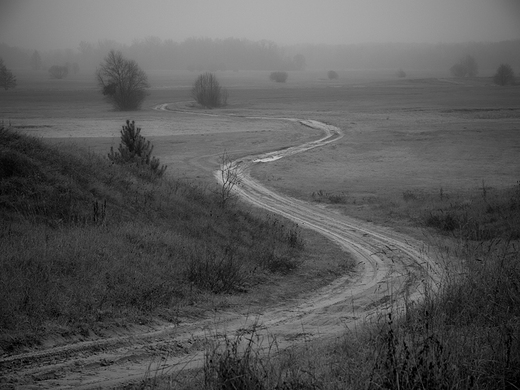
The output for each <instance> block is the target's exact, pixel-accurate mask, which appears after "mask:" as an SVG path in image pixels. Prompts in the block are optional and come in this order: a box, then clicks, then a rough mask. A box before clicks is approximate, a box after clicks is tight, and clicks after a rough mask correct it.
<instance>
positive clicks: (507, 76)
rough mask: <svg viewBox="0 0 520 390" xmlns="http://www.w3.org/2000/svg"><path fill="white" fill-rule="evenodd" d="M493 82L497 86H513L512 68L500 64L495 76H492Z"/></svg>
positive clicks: (513, 75)
mask: <svg viewBox="0 0 520 390" xmlns="http://www.w3.org/2000/svg"><path fill="white" fill-rule="evenodd" d="M493 81H494V82H495V84H498V85H502V86H504V85H508V84H511V85H513V84H515V72H513V68H511V65H509V64H501V65H500V66H499V67H498V69H497V72H496V73H495V75H494V76H493Z"/></svg>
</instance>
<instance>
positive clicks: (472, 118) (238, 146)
mask: <svg viewBox="0 0 520 390" xmlns="http://www.w3.org/2000/svg"><path fill="white" fill-rule="evenodd" d="M339 75H340V78H339V79H337V80H328V79H326V74H325V72H323V74H322V73H319V72H292V73H290V77H289V80H288V82H287V83H283V84H278V83H273V82H271V81H269V80H268V74H267V72H220V73H218V74H217V76H218V77H219V79H220V80H221V84H222V85H223V86H225V87H226V88H228V90H229V95H230V97H229V105H228V106H227V107H226V108H223V109H219V110H209V111H208V110H202V109H198V108H194V107H193V103H192V98H191V96H190V88H191V84H192V82H193V79H194V78H195V77H196V73H195V72H187V71H184V72H173V71H172V72H167V71H162V72H155V73H152V74H151V76H150V82H151V86H152V87H151V90H150V96H149V97H148V99H147V100H146V101H145V105H144V108H143V109H142V110H140V111H137V112H116V111H113V110H112V109H111V107H110V106H109V105H108V104H106V103H105V102H103V100H102V96H101V94H100V92H99V91H98V90H97V88H96V85H95V84H94V77H93V76H91V75H81V76H77V77H76V78H72V77H71V78H69V79H64V80H49V79H48V78H47V75H46V74H41V75H39V77H38V78H36V79H35V77H36V76H34V75H30V78H29V79H28V80H27V81H26V82H25V81H24V79H23V77H22V76H20V82H19V88H17V89H16V90H12V91H9V92H8V93H5V92H4V93H2V94H0V107H2V111H1V112H0V114H1V117H2V119H3V120H10V121H11V123H12V125H13V127H14V128H15V129H19V130H21V131H23V132H24V133H27V134H30V135H35V136H37V137H42V138H45V139H48V140H49V141H51V142H55V143H56V142H59V143H63V144H67V143H70V142H73V143H77V144H78V145H80V146H84V147H86V148H88V149H89V150H91V151H93V152H96V153H100V154H104V153H106V152H107V151H108V150H109V149H110V147H111V146H112V147H117V145H118V142H119V131H120V129H121V126H122V124H124V122H125V120H126V119H130V120H135V121H136V123H137V125H138V126H139V127H141V128H142V134H143V135H144V136H145V137H147V138H148V139H150V140H151V141H152V142H153V143H154V145H155V154H156V155H157V156H158V157H159V158H160V159H161V161H162V162H163V163H165V164H167V165H168V166H169V169H168V173H169V174H172V175H176V176H178V177H186V178H188V179H192V178H198V179H202V180H204V181H205V182H206V183H211V182H212V180H213V175H212V171H213V170H214V169H215V168H216V167H217V160H218V156H219V155H220V154H222V153H223V152H224V151H226V152H227V153H229V154H230V155H232V156H234V157H240V156H242V155H247V154H251V153H259V152H262V151H269V150H273V149H276V148H281V147H286V146H290V145H295V144H298V143H301V142H304V141H305V140H308V139H312V138H313V137H314V138H316V137H318V136H319V135H320V133H319V132H318V131H316V130H313V129H310V128H306V127H303V126H300V125H298V124H295V123H292V122H286V121H276V120H271V121H268V120H265V119H261V118H262V117H268V118H291V117H295V118H299V119H315V120H320V121H323V122H325V123H330V124H332V125H335V126H338V127H339V128H341V129H342V130H343V131H344V132H345V135H346V136H345V137H344V138H343V139H342V140H341V141H340V142H338V143H335V144H333V145H330V146H327V147H325V148H319V149H316V150H314V151H311V152H307V153H305V154H301V155H297V156H293V157H291V158H286V159H283V160H280V161H277V162H275V163H271V164H263V165H259V166H257V167H255V169H254V172H253V173H254V175H256V176H257V177H258V178H259V179H260V180H262V181H263V182H264V183H265V184H267V185H268V186H271V187H273V188H275V189H277V190H282V191H284V192H286V193H288V194H291V195H293V196H296V197H299V198H302V199H307V200H308V199H313V196H314V198H320V197H323V195H327V196H330V195H331V196H333V197H334V199H336V200H337V202H335V203H339V204H340V206H341V207H343V208H347V209H348V211H349V212H351V213H354V214H355V215H359V216H363V212H364V211H363V210H364V208H366V207H368V208H374V204H380V203H381V202H383V201H384V200H385V199H386V200H388V199H394V200H395V198H396V197H397V198H399V197H402V195H403V193H415V194H416V195H418V196H420V195H424V194H426V195H430V194H439V193H440V192H443V193H445V194H449V193H450V192H457V193H461V192H467V191H470V192H471V191H475V190H478V189H482V187H483V186H484V187H489V188H490V189H492V188H504V187H508V186H513V185H515V184H516V182H517V181H518V179H519V177H520V163H519V162H518V161H519V159H518V157H519V156H520V124H519V123H520V106H519V98H520V95H519V89H518V88H517V87H505V88H503V87H498V86H496V85H495V84H493V82H492V80H491V78H478V79H448V78H439V77H428V76H429V75H424V74H420V75H419V76H420V78H409V79H396V78H395V76H394V75H393V74H391V73H390V72H389V74H385V73H384V72H361V71H345V72H340V74H339ZM163 103H168V104H169V106H168V107H169V109H171V110H172V111H157V110H153V108H154V107H155V106H157V105H159V104H163ZM248 117H249V118H248ZM254 117H259V118H258V119H253V118H254ZM413 196H414V195H413ZM315 200H316V199H315ZM363 205H364V206H365V207H361V206H363ZM369 205H372V207H370V206H369ZM360 213H361V214H360ZM364 217H365V218H368V219H372V218H375V216H370V215H368V214H367V215H364Z"/></svg>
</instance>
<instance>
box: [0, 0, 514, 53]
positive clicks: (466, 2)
mask: <svg viewBox="0 0 520 390" xmlns="http://www.w3.org/2000/svg"><path fill="white" fill-rule="evenodd" d="M148 36H156V37H159V38H160V39H172V40H174V41H182V40H184V39H186V38H190V37H209V38H220V39H224V38H228V37H235V38H239V39H242V38H245V39H249V40H255V41H256V40H263V39H266V40H271V41H274V42H277V43H279V44H298V43H314V44H352V43H367V42H429V43H439V42H447V43H453V42H468V41H477V42H480V41H484V42H490V41H502V40H511V39H518V38H520V2H519V1H517V0H493V1H491V0H457V1H453V0H392V1H388V0H368V1H366V0H326V1H322V2H317V1H310V0H283V1H279V0H263V1H257V0H221V1H213V0H195V1H193V0H175V1H166V0H153V1H146V2H143V1H137V0H109V1H105V0H88V1H70V0H45V1H41V0H2V1H1V2H0V41H1V42H4V43H6V44H8V45H11V46H21V47H25V48H28V49H41V50H49V49H65V48H75V47H77V45H78V43H79V42H81V41H87V42H96V41H98V40H104V39H110V40H115V41H117V42H121V43H123V44H131V43H132V42H133V41H134V40H135V39H143V38H145V37H148Z"/></svg>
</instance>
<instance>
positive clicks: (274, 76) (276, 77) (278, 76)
mask: <svg viewBox="0 0 520 390" xmlns="http://www.w3.org/2000/svg"><path fill="white" fill-rule="evenodd" d="M287 77H289V75H288V74H287V72H273V73H271V75H270V76H269V79H270V80H271V81H276V82H277V83H285V82H286V81H287Z"/></svg>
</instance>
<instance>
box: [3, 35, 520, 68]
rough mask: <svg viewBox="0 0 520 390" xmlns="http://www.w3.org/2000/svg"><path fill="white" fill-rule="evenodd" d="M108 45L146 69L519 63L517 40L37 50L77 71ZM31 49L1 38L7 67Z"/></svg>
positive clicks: (143, 43) (151, 42)
mask: <svg viewBox="0 0 520 390" xmlns="http://www.w3.org/2000/svg"><path fill="white" fill-rule="evenodd" d="M110 50H120V51H121V52H122V53H123V54H124V55H125V56H126V57H128V58H132V59H134V60H135V61H137V62H138V63H139V65H140V66H141V67H143V68H144V69H146V70H152V69H153V70H169V69H189V70H194V71H218V70H268V71H284V70H285V71H287V70H303V69H305V68H307V69H320V70H323V69H336V70H343V69H406V70H446V71H447V72H448V71H449V69H450V68H451V67H452V66H453V65H454V64H455V63H456V62H458V61H459V60H460V58H461V57H464V56H467V55H470V56H472V57H473V58H475V60H476V61H477V63H478V66H479V70H480V74H481V75H483V74H486V73H488V72H491V71H494V70H496V68H497V67H498V65H499V64H501V63H508V64H511V66H512V67H513V68H515V69H516V68H520V40H514V41H503V42H495V43H479V42H472V43H459V44H453V43H439V44H424V43H422V44H418V43H416V44H414V43H384V44H383V43H377V44H355V45H354V44H353V45H326V44H322V45H311V44H305V45H292V46H279V45H277V44H276V43H274V42H271V41H265V40H264V41H249V40H245V39H235V38H228V39H210V38H189V39H186V40H185V41H183V42H175V41H173V40H171V39H169V40H161V39H160V38H157V37H149V38H145V39H143V40H136V41H134V42H133V43H132V44H131V45H124V44H121V43H118V42H115V41H110V40H105V41H99V42H97V43H89V42H84V41H83V42H81V43H80V44H79V45H78V47H77V48H76V49H66V50H53V51H46V52H39V53H38V55H39V56H40V57H41V59H42V68H43V69H48V68H49V67H51V66H53V65H65V64H67V63H69V64H74V63H76V64H78V66H79V68H80V69H81V70H82V71H92V70H93V69H95V68H96V67H97V66H98V65H99V63H100V62H101V61H102V60H103V58H104V57H105V56H106V55H107V54H108V52H109V51H110ZM34 54H35V50H32V51H31V50H25V49H21V48H17V47H10V46H8V45H6V44H2V43H0V57H1V58H3V59H4V61H5V63H6V65H7V66H9V67H10V68H29V67H31V58H32V57H34Z"/></svg>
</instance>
